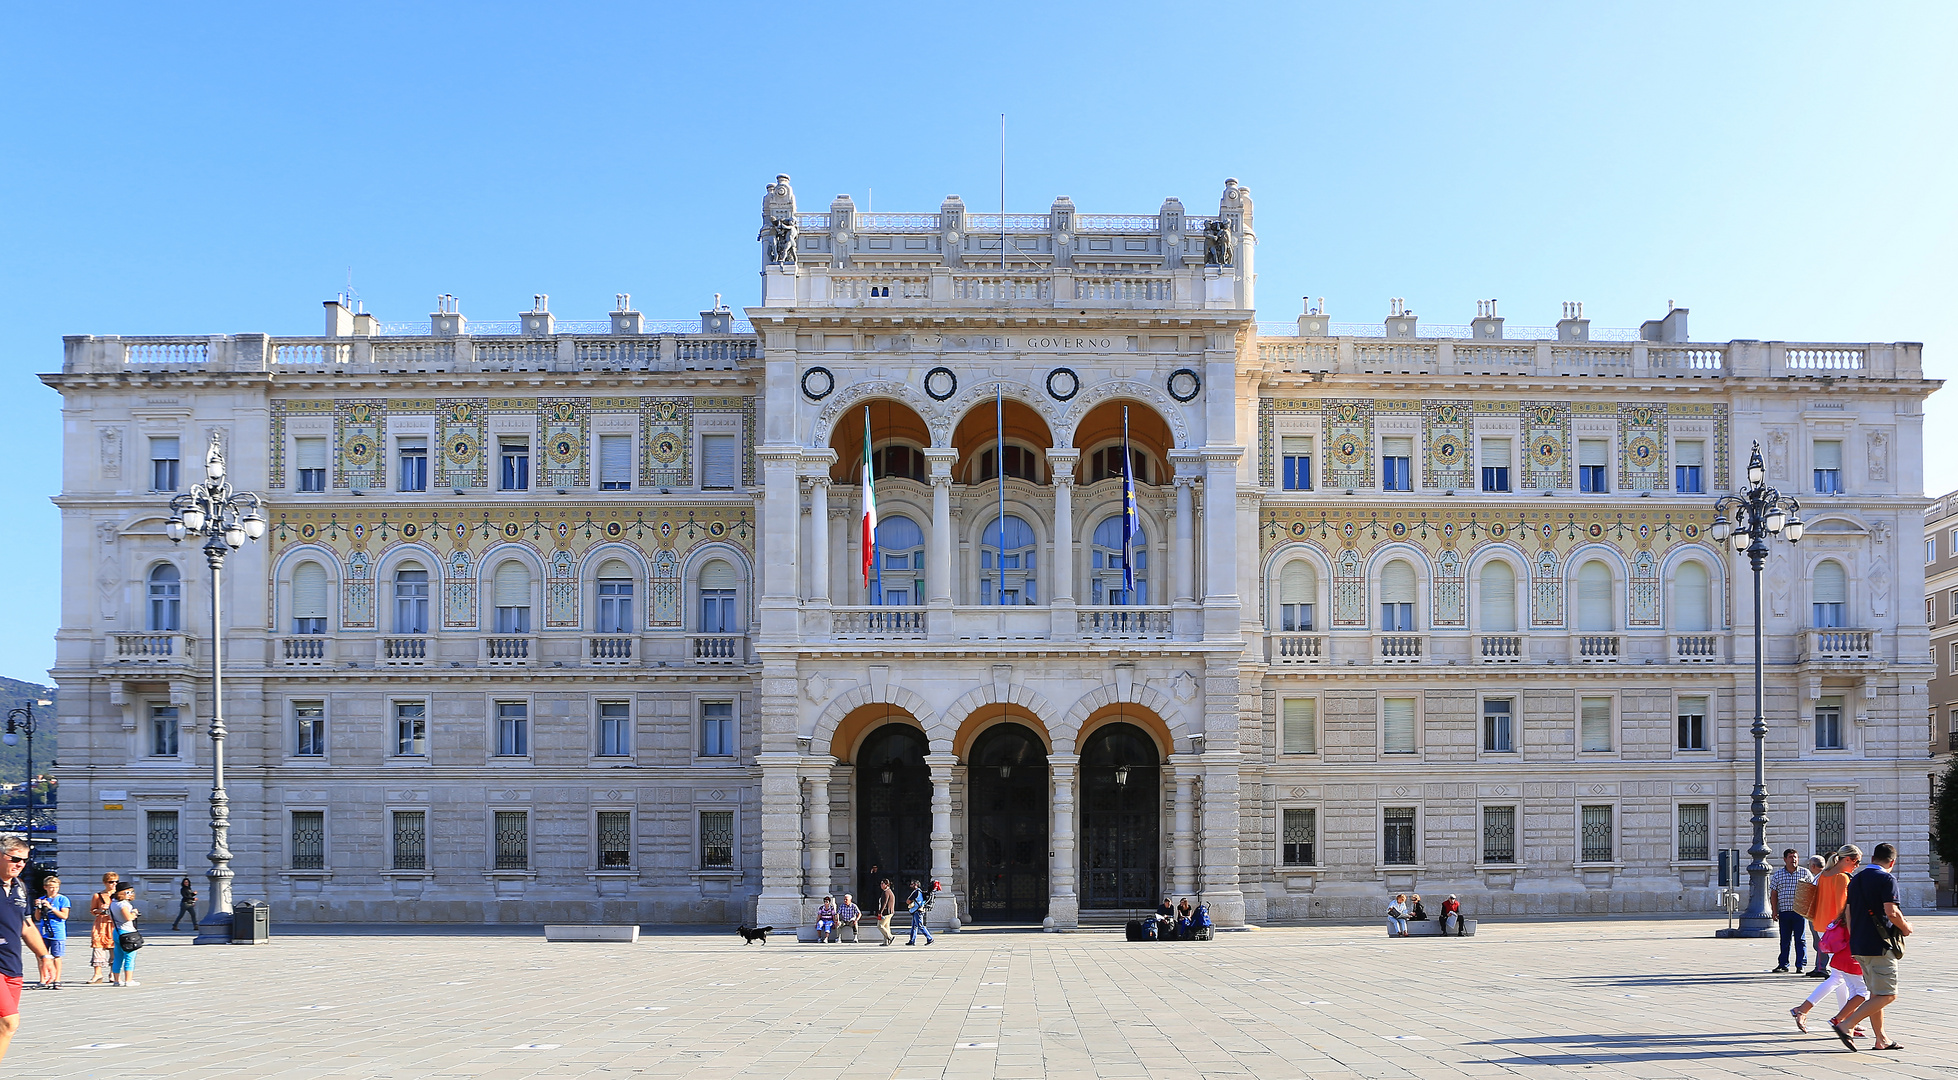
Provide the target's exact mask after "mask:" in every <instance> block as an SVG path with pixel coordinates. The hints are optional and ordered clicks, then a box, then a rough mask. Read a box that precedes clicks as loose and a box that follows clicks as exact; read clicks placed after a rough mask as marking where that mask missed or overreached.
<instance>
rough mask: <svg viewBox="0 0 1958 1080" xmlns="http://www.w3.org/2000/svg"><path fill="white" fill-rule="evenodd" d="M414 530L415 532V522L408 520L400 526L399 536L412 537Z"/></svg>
mask: <svg viewBox="0 0 1958 1080" xmlns="http://www.w3.org/2000/svg"><path fill="white" fill-rule="evenodd" d="M415 532H416V530H415V523H414V522H412V521H410V522H408V523H407V524H406V525H403V526H401V536H402V538H403V539H413V538H414V535H415Z"/></svg>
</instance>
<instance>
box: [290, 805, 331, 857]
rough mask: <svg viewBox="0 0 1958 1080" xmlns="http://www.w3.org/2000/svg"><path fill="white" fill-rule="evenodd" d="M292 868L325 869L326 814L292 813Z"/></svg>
mask: <svg viewBox="0 0 1958 1080" xmlns="http://www.w3.org/2000/svg"><path fill="white" fill-rule="evenodd" d="M292 868H293V869H294V870H324V869H326V814H325V813H324V812H323V811H320V810H294V811H293V812H292Z"/></svg>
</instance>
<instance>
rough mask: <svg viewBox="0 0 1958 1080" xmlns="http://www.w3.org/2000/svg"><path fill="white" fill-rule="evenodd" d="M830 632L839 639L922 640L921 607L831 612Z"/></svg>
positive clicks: (923, 625)
mask: <svg viewBox="0 0 1958 1080" xmlns="http://www.w3.org/2000/svg"><path fill="white" fill-rule="evenodd" d="M829 619H830V633H831V634H832V635H833V636H835V637H838V638H921V637H924V636H925V609H924V608H921V607H838V608H831V609H830V613H829Z"/></svg>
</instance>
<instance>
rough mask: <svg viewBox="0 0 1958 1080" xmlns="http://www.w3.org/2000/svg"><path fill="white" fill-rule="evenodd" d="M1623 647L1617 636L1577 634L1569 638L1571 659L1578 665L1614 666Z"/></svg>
mask: <svg viewBox="0 0 1958 1080" xmlns="http://www.w3.org/2000/svg"><path fill="white" fill-rule="evenodd" d="M1624 645H1625V641H1624V638H1622V637H1620V636H1619V635H1617V634H1577V635H1575V636H1573V637H1572V638H1571V659H1573V660H1575V661H1577V662H1578V663H1580V664H1615V663H1617V662H1618V658H1619V657H1620V656H1621V655H1623V652H1624Z"/></svg>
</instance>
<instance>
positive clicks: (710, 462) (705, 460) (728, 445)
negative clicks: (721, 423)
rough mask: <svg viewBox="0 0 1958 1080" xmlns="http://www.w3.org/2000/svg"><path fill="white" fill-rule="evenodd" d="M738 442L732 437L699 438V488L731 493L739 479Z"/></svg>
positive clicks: (739, 459) (704, 436)
mask: <svg viewBox="0 0 1958 1080" xmlns="http://www.w3.org/2000/svg"><path fill="white" fill-rule="evenodd" d="M739 451H740V447H739V440H737V439H736V438H735V437H734V436H732V435H702V436H701V437H700V486H701V487H702V488H704V489H706V490H708V491H733V490H734V489H735V488H736V487H737V486H738V481H739V480H740V479H741V455H740V452H739Z"/></svg>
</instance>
